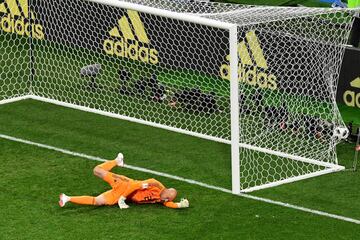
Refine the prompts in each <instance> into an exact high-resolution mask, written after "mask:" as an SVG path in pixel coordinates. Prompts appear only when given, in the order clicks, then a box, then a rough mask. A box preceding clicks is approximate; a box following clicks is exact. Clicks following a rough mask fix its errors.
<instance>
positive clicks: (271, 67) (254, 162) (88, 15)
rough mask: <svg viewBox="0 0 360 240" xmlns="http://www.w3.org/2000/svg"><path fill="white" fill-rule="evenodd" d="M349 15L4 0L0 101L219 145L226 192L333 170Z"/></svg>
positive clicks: (109, 0) (99, 0) (160, 3)
mask: <svg viewBox="0 0 360 240" xmlns="http://www.w3.org/2000/svg"><path fill="white" fill-rule="evenodd" d="M354 14H355V12H354V11H350V10H339V9H336V10H333V9H317V8H313V9H310V8H284V7H282V8H278V7H255V6H242V5H233V4H220V3H209V2H198V1H195V2H194V1H186V2H183V1H168V0H155V1H148V0H141V1H140V0H138V1H135V0H127V1H116V0H91V1H87V0H79V1H73V0H53V1H44V0H18V1H15V0H4V1H2V3H0V18H1V22H0V24H1V25H0V38H1V42H0V48H1V50H2V51H1V53H0V63H1V65H0V76H1V82H0V101H9V100H11V99H17V98H19V97H22V96H25V97H30V98H33V99H37V100H41V101H46V102H51V103H55V104H59V105H63V106H68V107H72V108H77V109H81V110H85V111H91V112H96V113H99V114H103V115H108V116H112V117H118V118H121V119H126V120H130V121H134V122H138V123H143V124H148V125H151V126H155V127H160V128H165V129H168V130H172V131H176V132H180V133H184V134H189V135H193V136H197V137H202V138H205V139H209V140H213V141H218V142H222V143H226V144H231V145H232V159H231V162H232V173H231V174H232V176H233V182H232V184H233V192H234V193H236V192H239V191H240V190H241V191H244V192H246V191H252V190H256V189H260V188H265V187H270V186H275V185H278V184H281V183H286V182H291V181H295V180H300V179H304V178H307V177H312V176H317V175H320V174H324V173H328V172H332V171H337V170H341V169H343V168H342V167H341V166H339V165H338V162H337V157H336V149H335V146H336V144H337V142H338V140H339V138H341V135H345V134H346V132H344V131H343V127H344V123H343V122H342V119H341V117H340V114H339V111H338V109H337V106H336V102H335V99H336V98H335V93H336V86H337V81H338V77H339V69H340V66H341V62H342V57H343V54H344V45H345V44H346V43H347V39H348V37H349V33H350V30H351V26H352V23H353V18H354ZM231 69H233V71H231ZM229 163H230V161H229ZM204 171H205V170H204ZM229 174H230V173H229Z"/></svg>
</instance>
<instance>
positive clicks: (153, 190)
mask: <svg viewBox="0 0 360 240" xmlns="http://www.w3.org/2000/svg"><path fill="white" fill-rule="evenodd" d="M144 182H146V183H148V184H149V187H148V188H147V189H140V190H137V191H136V192H134V193H133V194H131V195H130V199H131V201H133V202H135V203H158V202H162V200H161V197H160V194H161V192H162V190H164V189H165V187H164V185H162V184H161V183H160V182H159V181H157V180H155V179H153V178H151V179H147V180H145V181H144Z"/></svg>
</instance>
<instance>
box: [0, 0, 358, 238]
mask: <svg viewBox="0 0 360 240" xmlns="http://www.w3.org/2000/svg"><path fill="white" fill-rule="evenodd" d="M230 1H232V0H230ZM234 1H236V0H234ZM291 2H294V3H295V1H283V0H274V1H257V2H254V1H253V2H250V1H247V2H245V1H244V2H243V3H249V4H254V3H257V4H267V5H270V4H271V5H283V4H289V3H291ZM296 2H299V3H304V2H306V3H305V5H311V4H315V3H314V2H315V1H312V0H309V1H296ZM8 36H10V35H7V36H6V37H8ZM11 41H14V42H15V43H16V45H19V46H20V45H22V43H23V41H24V39H21V38H19V37H17V36H16V35H11ZM13 47H14V46H13ZM40 47H41V46H40ZM0 49H4V50H5V51H7V52H2V53H0V54H1V56H2V57H3V58H2V60H4V62H7V63H9V64H2V65H0V76H1V79H4V78H6V79H9V80H6V81H9V82H2V83H5V85H8V86H9V88H10V90H11V91H12V93H16V94H19V95H23V94H25V93H26V92H25V91H24V90H23V89H25V88H26V82H27V81H28V79H27V77H26V76H28V75H29V73H27V72H26V70H25V71H24V70H22V69H24V66H25V69H26V66H28V65H27V64H28V62H29V59H28V58H27V57H24V58H19V56H24V55H26V56H29V55H28V49H26V48H23V49H21V48H17V49H16V51H14V48H12V47H11V44H9V43H8V42H7V41H5V40H4V38H3V37H2V36H0ZM51 50H53V51H51ZM14 52H15V53H14ZM59 52H60V50H59V49H56V50H54V49H50V48H48V49H47V54H48V58H47V59H53V60H57V61H59V62H61V59H62V60H64V59H65V60H64V61H63V63H64V64H69V65H72V66H74V68H73V69H68V70H69V71H73V73H65V72H62V71H58V72H56V71H53V72H49V73H50V74H53V73H57V74H63V75H64V78H63V79H62V81H68V82H73V80H74V79H66V78H65V77H66V76H73V74H78V69H79V68H80V67H81V66H83V65H84V63H83V62H81V61H77V59H73V60H72V61H73V62H66V61H68V60H70V59H71V58H72V57H74V56H76V54H73V55H71V54H69V56H70V57H69V58H66V57H64V55H61V54H59ZM24 53H25V54H24ZM83 54H92V53H86V52H83ZM5 56H6V57H7V58H8V59H5V58H4V57H5ZM90 59H92V60H97V58H96V56H94V55H92V58H90ZM102 61H103V62H101V64H103V65H105V64H107V66H108V67H110V68H113V70H112V71H109V72H113V73H114V76H105V78H106V77H108V78H109V79H111V78H116V77H115V74H116V70H117V68H118V65H117V64H118V63H117V62H115V61H109V59H103V60H102ZM105 62H108V63H105ZM10 63H13V64H10ZM49 65H51V63H49ZM42 66H46V62H42V63H41V64H39V68H38V70H39V71H41V70H43V71H46V69H41V67H42ZM138 67H141V66H138ZM3 73H6V74H7V75H6V76H4V75H1V74H3ZM50 74H49V75H47V77H48V78H47V79H46V78H43V79H42V78H39V79H37V81H38V85H35V86H34V87H35V88H34V89H33V90H34V91H36V90H37V88H44V87H46V88H49V89H52V88H53V89H55V90H54V92H53V93H52V94H53V95H55V96H57V97H59V98H60V99H61V97H65V96H63V95H62V94H63V93H64V92H65V91H64V90H66V88H67V87H74V88H75V89H79V87H78V86H79V85H81V84H83V83H81V82H76V81H75V85H74V86H72V85H67V86H65V85H66V84H65V85H63V86H61V85H60V84H59V83H58V82H56V81H58V78H57V77H55V76H52V75H50ZM174 75H176V76H177V77H178V76H179V74H178V73H176V72H167V73H166V74H162V75H161V76H160V80H161V81H162V82H165V83H170V82H168V81H167V80H169V79H171V78H172V76H174ZM186 78H187V79H189V78H190V79H198V80H202V78H199V76H196V75H193V73H187V75H186ZM205 78H206V76H205ZM64 79H65V80H64ZM109 79H100V80H102V81H104V82H107V83H109V82H111V80H109ZM77 80H78V79H77ZM209 80H211V79H206V80H205V81H200V82H208V81H209ZM0 81H2V80H0ZM115 84H116V83H113V84H112V85H110V88H113V89H115V88H116V85H115ZM193 84H195V85H198V84H199V83H193ZM61 87H64V89H61ZM186 87H192V86H186ZM202 87H203V88H207V87H208V86H202ZM217 87H218V88H217V89H211V90H217V93H218V94H222V93H223V92H221V91H220V90H221V89H222V90H223V89H225V92H226V88H227V87H228V86H227V84H226V83H224V84H223V86H217ZM219 89H220V90H219ZM3 90H4V89H3ZM6 97H7V96H0V99H3V98H6ZM94 97H95V98H96V97H99V96H93V95H91V94H90V95H88V96H84V99H81V98H79V99H76V100H77V101H79V102H81V101H88V100H89V99H93V98H94ZM120 103H122V102H121V101H120V102H117V103H115V104H120ZM132 104H136V103H132ZM137 104H139V103H137ZM141 104H144V103H143V102H141V103H140V105H141ZM153 108H154V109H155V110H159V109H160V110H161V107H158V106H149V109H150V110H151V109H153ZM340 108H341V111H342V114H343V117H344V119H345V121H350V120H354V121H355V124H358V125H360V113H359V110H354V109H353V108H347V107H344V106H340ZM178 114H179V116H181V117H184V116H183V115H182V114H183V113H182V112H179V113H178ZM225 114H227V113H225ZM220 117H221V118H224V119H227V116H220ZM206 119H207V117H206V116H199V117H198V119H193V120H195V121H199V122H200V121H204V120H205V121H206ZM0 134H5V135H10V136H14V137H17V138H22V139H27V140H31V141H34V142H39V143H43V144H47V145H51V146H55V147H58V148H64V149H68V150H71V151H74V152H79V153H84V154H88V155H93V156H99V157H102V158H106V159H112V158H114V157H115V156H116V154H117V153H118V152H119V151H122V152H123V153H124V154H125V156H126V163H128V164H131V165H135V166H139V167H144V168H148V169H152V170H156V171H160V172H165V173H168V174H171V175H177V176H181V177H184V178H188V179H193V180H196V181H201V182H204V183H207V184H210V185H214V186H219V187H222V188H227V189H230V188H231V174H230V173H231V168H230V167H231V163H230V146H228V145H226V144H220V143H215V142H210V141H206V140H202V139H198V138H194V137H190V136H186V135H182V134H177V133H174V132H169V131H165V130H162V129H157V128H153V127H148V126H144V125H139V124H135V123H131V122H127V121H122V120H118V119H112V118H108V117H104V116H99V115H95V114H91V113H86V112H81V111H77V110H72V109H68V108H63V107H59V106H55V105H52V104H47V103H41V102H38V101H33V100H25V101H20V102H16V103H12V104H6V105H0ZM338 156H339V160H340V164H341V165H344V166H346V167H347V168H350V167H351V166H352V160H353V157H354V145H353V144H346V143H342V144H340V145H339V146H338ZM0 164H1V167H0V174H1V177H0V204H1V205H0V206H1V207H0V216H1V217H0V239H85V238H86V239H155V238H156V239H165V240H167V239H254V240H257V239H280V240H281V239H284V240H285V239H286V240H288V239H344V240H347V239H358V238H359V232H360V225H356V224H353V223H349V222H344V221H340V220H336V219H332V218H327V217H323V216H319V215H315V214H310V213H306V212H302V211H298V210H294V209H290V208H285V207H281V206H276V205H272V204H269V203H264V202H259V201H254V200H250V199H246V198H242V197H238V196H233V195H231V194H227V193H223V192H219V191H216V190H210V189H207V188H204V187H200V186H196V185H191V184H188V183H184V182H181V181H177V180H172V179H168V178H164V177H158V176H154V175H151V174H146V173H142V172H137V171H133V170H129V169H119V168H116V169H114V171H115V172H117V173H121V174H124V175H127V176H129V177H131V178H134V179H146V178H151V177H155V178H156V179H158V180H160V181H161V182H163V183H164V184H165V185H166V186H168V187H175V188H177V189H178V192H179V196H178V200H179V199H180V197H187V198H188V199H189V201H190V208H188V209H180V210H173V209H167V208H165V207H163V206H160V205H134V204H130V209H127V210H120V209H118V207H117V206H113V207H93V206H76V205H71V204H68V205H67V206H66V207H65V208H60V207H59V206H58V204H57V201H58V195H59V193H61V192H65V193H67V194H69V195H98V194H100V193H102V192H104V191H106V190H108V189H109V186H107V184H106V183H104V182H103V181H102V180H100V179H98V178H96V177H95V176H93V174H92V169H93V167H94V166H96V164H98V162H95V161H90V160H86V159H83V158H80V157H74V156H70V155H66V154H62V153H59V152H55V151H51V150H46V149H42V148H38V147H36V146H30V145H26V144H22V143H17V142H12V141H9V140H5V139H2V138H0ZM359 186H360V173H359V172H350V171H347V172H339V173H335V174H329V175H325V176H321V177H317V178H312V179H308V180H304V181H300V182H296V183H291V184H287V185H282V186H279V187H276V188H271V189H266V190H261V191H257V192H254V193H251V195H253V196H259V197H264V198H268V199H272V200H276V201H281V202H285V203H290V204H295V205H298V206H303V207H306V208H311V209H316V210H320V211H324V212H328V213H333V214H337V215H341V216H346V217H350V218H354V219H360V201H359V199H360V192H359Z"/></svg>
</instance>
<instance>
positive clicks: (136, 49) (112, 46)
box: [104, 38, 159, 65]
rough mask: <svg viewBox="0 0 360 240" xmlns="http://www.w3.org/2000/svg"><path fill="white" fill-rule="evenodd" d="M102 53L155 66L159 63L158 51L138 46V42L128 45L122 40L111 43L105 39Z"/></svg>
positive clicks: (111, 41)
mask: <svg viewBox="0 0 360 240" xmlns="http://www.w3.org/2000/svg"><path fill="white" fill-rule="evenodd" d="M104 51H105V52H106V53H107V54H109V55H115V56H118V57H123V58H128V59H131V60H135V61H141V62H144V63H151V64H154V65H155V64H157V63H158V62H159V58H158V51H157V50H156V49H151V48H147V47H143V46H142V47H141V46H139V42H138V41H134V43H133V44H129V43H128V42H127V41H124V39H123V38H120V39H118V40H117V41H113V40H111V39H106V40H105V41H104Z"/></svg>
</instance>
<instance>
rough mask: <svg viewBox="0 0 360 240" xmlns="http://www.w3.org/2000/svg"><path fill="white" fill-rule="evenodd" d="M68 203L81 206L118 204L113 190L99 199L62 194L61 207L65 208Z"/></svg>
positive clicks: (98, 197) (101, 195)
mask: <svg viewBox="0 0 360 240" xmlns="http://www.w3.org/2000/svg"><path fill="white" fill-rule="evenodd" d="M67 202H71V203H75V204H79V205H94V206H102V205H114V204H116V203H117V198H116V197H115V194H114V193H113V190H109V191H107V192H105V193H103V194H100V195H99V196H97V197H93V196H67V195H65V194H64V193H62V194H60V200H59V205H60V207H64V206H65V204H66V203H67Z"/></svg>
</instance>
